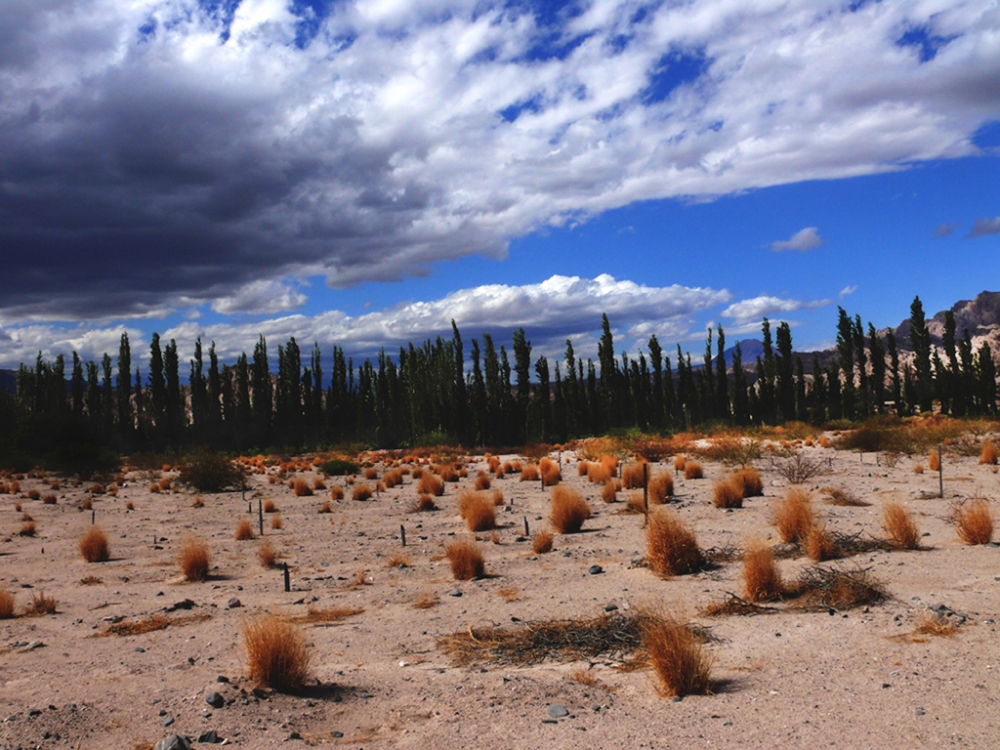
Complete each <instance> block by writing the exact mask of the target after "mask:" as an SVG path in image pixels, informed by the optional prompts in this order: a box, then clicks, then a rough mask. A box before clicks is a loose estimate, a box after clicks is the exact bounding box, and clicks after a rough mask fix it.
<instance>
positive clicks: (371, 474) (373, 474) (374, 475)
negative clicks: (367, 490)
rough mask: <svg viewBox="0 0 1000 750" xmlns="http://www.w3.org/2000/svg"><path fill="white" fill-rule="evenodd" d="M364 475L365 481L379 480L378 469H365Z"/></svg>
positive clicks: (370, 467) (371, 467) (372, 467)
mask: <svg viewBox="0 0 1000 750" xmlns="http://www.w3.org/2000/svg"><path fill="white" fill-rule="evenodd" d="M364 474H365V479H367V480H369V481H371V480H373V479H378V469H376V468H375V467H374V466H369V467H368V468H367V469H365V471H364Z"/></svg>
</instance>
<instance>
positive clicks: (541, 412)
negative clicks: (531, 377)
mask: <svg viewBox="0 0 1000 750" xmlns="http://www.w3.org/2000/svg"><path fill="white" fill-rule="evenodd" d="M535 375H537V376H538V386H537V389H536V392H535V398H534V407H535V414H536V418H535V419H534V420H532V423H533V424H532V428H533V435H537V436H538V437H539V438H540V439H541V440H542V441H543V442H548V441H549V439H550V437H551V432H552V397H551V392H550V389H549V361H548V360H547V359H546V358H545V355H542V356H541V357H539V358H538V359H537V360H536V361H535Z"/></svg>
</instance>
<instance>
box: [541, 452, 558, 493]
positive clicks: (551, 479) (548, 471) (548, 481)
mask: <svg viewBox="0 0 1000 750" xmlns="http://www.w3.org/2000/svg"><path fill="white" fill-rule="evenodd" d="M538 471H539V472H540V473H541V475H542V484H543V485H544V486H546V487H554V486H555V485H557V484H559V482H561V481H562V472H561V471H559V465H558V464H557V463H556V462H555V461H553V460H552V459H549V458H543V459H542V460H541V461H539V462H538Z"/></svg>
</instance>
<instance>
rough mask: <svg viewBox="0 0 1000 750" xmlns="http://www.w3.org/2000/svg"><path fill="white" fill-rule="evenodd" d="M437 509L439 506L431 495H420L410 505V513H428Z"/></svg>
mask: <svg viewBox="0 0 1000 750" xmlns="http://www.w3.org/2000/svg"><path fill="white" fill-rule="evenodd" d="M437 509H438V507H437V504H436V503H435V502H434V498H433V497H431V496H430V495H420V496H419V497H418V498H417V501H416V502H415V503H414V504H413V505H412V506H410V513H427V512H430V511H432V510H437Z"/></svg>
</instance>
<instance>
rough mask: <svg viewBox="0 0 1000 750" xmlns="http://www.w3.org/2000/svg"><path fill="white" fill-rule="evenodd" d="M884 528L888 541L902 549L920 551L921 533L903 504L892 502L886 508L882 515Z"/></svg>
mask: <svg viewBox="0 0 1000 750" xmlns="http://www.w3.org/2000/svg"><path fill="white" fill-rule="evenodd" d="M882 528H883V529H884V530H885V533H886V536H887V537H888V541H889V542H890V543H891V544H892V545H893V546H894V547H899V548H901V549H918V548H919V547H920V531H919V530H918V529H917V524H916V522H915V521H914V520H913V516H911V515H910V514H909V512H908V511H907V510H906V508H904V507H903V505H902V503H899V502H891V503H889V504H888V505H886V506H885V510H884V511H883V513H882Z"/></svg>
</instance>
